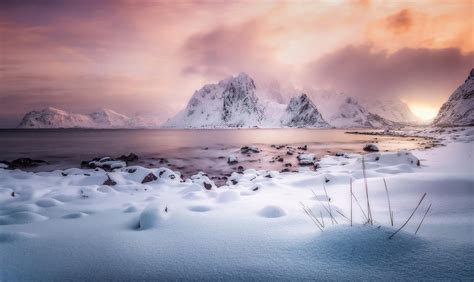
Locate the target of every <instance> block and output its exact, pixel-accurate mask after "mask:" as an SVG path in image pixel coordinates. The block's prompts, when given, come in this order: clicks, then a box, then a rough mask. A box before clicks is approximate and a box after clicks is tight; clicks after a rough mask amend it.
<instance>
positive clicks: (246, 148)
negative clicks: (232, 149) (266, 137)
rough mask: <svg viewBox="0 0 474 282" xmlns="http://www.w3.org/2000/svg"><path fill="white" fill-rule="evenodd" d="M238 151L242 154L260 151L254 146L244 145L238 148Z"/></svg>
mask: <svg viewBox="0 0 474 282" xmlns="http://www.w3.org/2000/svg"><path fill="white" fill-rule="evenodd" d="M240 152H241V153H242V154H250V153H260V150H259V149H258V148H257V147H255V146H244V147H242V148H240Z"/></svg>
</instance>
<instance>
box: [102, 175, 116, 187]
mask: <svg viewBox="0 0 474 282" xmlns="http://www.w3.org/2000/svg"><path fill="white" fill-rule="evenodd" d="M102 185H107V186H115V185H117V182H115V181H114V180H112V178H110V176H109V175H107V179H106V180H105V181H104V183H102Z"/></svg>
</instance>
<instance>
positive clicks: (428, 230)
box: [0, 129, 474, 281]
mask: <svg viewBox="0 0 474 282" xmlns="http://www.w3.org/2000/svg"><path fill="white" fill-rule="evenodd" d="M473 131H474V130H472V129H467V130H464V131H463V133H456V136H454V137H455V138H453V136H449V135H446V136H445V138H444V141H443V142H444V143H445V144H446V145H447V146H444V147H438V148H435V149H431V150H427V151H413V152H404V151H402V152H399V153H382V154H379V153H371V154H368V155H366V156H365V165H366V174H367V178H368V179H367V180H368V187H369V198H370V205H371V209H372V215H373V218H374V224H373V225H364V224H363V223H364V215H363V214H362V212H361V208H359V207H358V205H357V203H356V202H355V201H353V220H354V226H352V227H350V225H349V222H348V221H347V220H346V219H345V218H344V217H343V216H342V215H341V214H344V215H345V216H346V217H350V206H351V205H350V199H351V198H350V194H349V193H350V192H349V191H350V190H349V187H350V185H349V183H350V179H351V177H352V179H353V180H354V182H353V191H354V194H355V196H356V197H357V199H358V201H359V202H360V205H361V206H362V209H363V210H364V212H365V213H366V212H367V211H366V208H367V207H366V204H367V203H366V197H365V188H364V178H363V170H362V159H361V156H360V155H345V156H338V157H336V156H325V157H323V158H322V159H321V160H319V162H320V165H321V168H320V169H318V170H317V171H316V172H313V171H305V170H304V169H302V170H301V172H299V173H278V172H274V171H271V172H267V171H255V170H251V169H249V170H246V171H245V172H244V173H243V174H238V173H234V174H233V175H232V177H230V179H229V180H228V183H227V184H228V185H226V186H223V187H219V188H218V187H216V186H215V185H214V184H213V182H212V181H211V180H209V179H208V178H207V177H206V176H205V175H204V174H198V175H195V176H193V177H192V178H191V179H187V180H184V182H183V181H182V180H181V177H180V175H179V173H177V172H173V171H171V170H168V169H165V168H157V169H146V168H142V167H127V168H120V169H118V170H116V171H115V172H110V173H106V172H104V171H102V170H100V169H99V170H98V171H95V170H80V169H68V170H64V171H55V172H42V173H36V174H35V173H28V172H22V171H19V170H16V171H10V170H5V169H0V280H1V281H15V280H49V281H50V280H66V279H76V280H83V279H94V280H99V279H117V280H130V279H157V278H161V279H234V280H235V279H242V280H244V279H283V280H289V279H330V280H339V279H351V280H353V279H380V280H382V279H384V280H385V279H408V278H410V279H423V278H424V279H435V278H436V279H469V280H470V279H472V278H473V277H474V267H473V265H474V241H473V238H474V237H473V236H474V233H473V231H474V220H473V218H474V174H473V173H472V172H473V171H474V167H473V166H474V162H473V144H474V143H473V142H474V139H473V137H474V133H473ZM418 161H420V166H418V165H417V163H418ZM150 173H152V174H153V175H155V176H156V177H157V179H156V180H154V177H152V176H150ZM383 178H385V179H386V182H387V186H388V191H389V193H390V200H391V207H392V210H393V217H394V227H391V224H390V217H389V209H388V203H387V195H386V191H385V186H384V183H383ZM144 179H146V181H144ZM147 181H149V182H147ZM142 182H146V183H144V184H142ZM104 184H105V185H104ZM114 184H115V185H114ZM323 185H325V187H326V189H327V193H328V196H329V198H330V203H331V206H330V208H331V211H332V213H333V215H334V217H335V220H336V221H337V222H338V224H335V223H334V224H333V223H332V221H333V220H331V217H330V216H329V213H328V212H327V211H326V209H327V208H328V207H329V205H328V201H327V200H328V199H327V197H326V196H325V192H324V189H323ZM313 191H314V193H313ZM425 192H426V193H427V196H426V198H425V199H424V201H423V202H422V204H421V206H420V207H419V209H418V211H417V212H416V213H415V215H414V217H413V218H412V220H411V221H410V222H409V223H408V225H407V226H406V227H405V228H404V229H403V230H402V231H401V232H400V233H398V234H396V235H395V236H394V237H393V239H390V240H389V239H388V237H389V236H390V235H391V234H392V233H393V232H394V231H395V230H396V229H397V228H398V227H399V226H400V225H402V224H403V222H404V221H405V220H406V219H407V218H408V216H409V215H410V214H411V212H412V211H413V209H414V208H415V206H416V204H417V203H418V202H419V200H420V198H421V196H422V195H423V193H425ZM301 203H303V204H304V205H305V206H307V207H309V208H311V210H312V211H313V213H314V214H316V215H318V217H319V220H321V221H322V220H324V222H325V228H323V231H320V230H319V228H318V227H317V226H316V225H315V224H314V223H313V222H312V221H311V219H310V217H308V216H307V215H306V214H305V213H304V211H303V209H302V205H301ZM429 204H432V207H431V210H430V212H429V213H428V215H427V217H426V219H425V220H424V222H423V225H422V226H421V228H420V230H419V231H418V234H417V235H414V232H415V230H416V228H417V226H418V224H419V222H420V221H421V218H422V217H423V214H424V213H425V211H426V209H427V207H428V205H429ZM321 215H322V216H323V219H321ZM379 226H380V227H379Z"/></svg>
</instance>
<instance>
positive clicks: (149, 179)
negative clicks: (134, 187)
mask: <svg viewBox="0 0 474 282" xmlns="http://www.w3.org/2000/svg"><path fill="white" fill-rule="evenodd" d="M155 180H158V177H157V176H156V175H154V174H153V172H150V173H148V174H147V175H146V176H145V177H144V178H143V180H142V184H144V183H148V182H152V181H155Z"/></svg>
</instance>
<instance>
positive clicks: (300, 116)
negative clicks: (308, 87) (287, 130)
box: [281, 94, 330, 127]
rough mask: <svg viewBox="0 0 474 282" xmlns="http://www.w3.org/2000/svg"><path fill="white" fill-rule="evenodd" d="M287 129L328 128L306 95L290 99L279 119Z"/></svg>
mask: <svg viewBox="0 0 474 282" xmlns="http://www.w3.org/2000/svg"><path fill="white" fill-rule="evenodd" d="M281 124H282V125H284V126H289V127H329V126H330V125H329V124H328V123H327V122H326V121H325V120H324V119H323V117H322V116H321V113H319V111H318V109H317V108H316V106H315V105H314V104H313V102H312V101H311V99H309V97H308V96H307V95H306V94H302V95H301V96H298V97H293V98H291V100H290V102H289V103H288V106H287V107H286V109H285V112H284V114H283V116H282V118H281Z"/></svg>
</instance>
